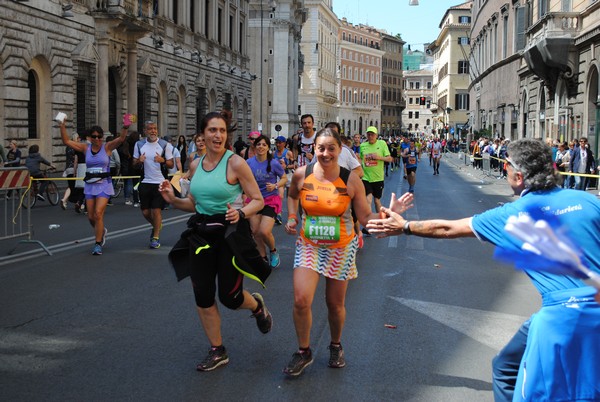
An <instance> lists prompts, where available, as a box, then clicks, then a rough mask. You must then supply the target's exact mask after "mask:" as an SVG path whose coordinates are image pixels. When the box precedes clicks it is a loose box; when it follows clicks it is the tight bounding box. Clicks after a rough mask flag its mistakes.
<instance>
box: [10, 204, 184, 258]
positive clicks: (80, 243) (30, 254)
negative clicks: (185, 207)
mask: <svg viewBox="0 0 600 402" xmlns="http://www.w3.org/2000/svg"><path fill="white" fill-rule="evenodd" d="M189 218H190V216H189V215H181V216H174V217H172V218H167V219H164V220H163V228H164V227H165V226H169V225H175V224H178V223H181V222H185V221H187V220H188V219H189ZM148 229H150V227H149V226H148V224H147V223H145V224H142V225H138V226H133V227H129V228H126V229H120V230H115V231H109V232H108V236H107V239H108V240H112V239H119V238H121V237H125V236H129V235H131V234H135V233H141V232H146V231H148ZM94 239H95V237H94V236H90V237H85V238H82V239H74V240H70V241H68V242H64V243H59V244H54V245H52V246H49V247H47V248H48V249H49V250H50V251H52V253H53V254H56V253H58V252H61V251H68V250H72V249H75V248H78V247H90V244H91V243H92V242H93V241H94ZM40 255H45V252H44V250H42V249H39V248H36V249H34V250H29V251H24V252H22V253H18V254H12V255H9V256H5V257H0V267H1V266H3V265H7V264H13V263H15V262H21V261H26V260H31V259H33V258H37V257H39V256H40Z"/></svg>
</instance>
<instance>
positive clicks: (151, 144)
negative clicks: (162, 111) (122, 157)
mask: <svg viewBox="0 0 600 402" xmlns="http://www.w3.org/2000/svg"><path fill="white" fill-rule="evenodd" d="M145 134H146V138H144V139H141V140H139V141H138V142H137V143H136V144H135V147H134V149H133V164H134V165H140V164H141V165H143V176H144V178H143V179H142V182H141V183H140V186H139V194H140V204H141V208H142V214H143V215H144V218H146V220H147V221H148V222H149V223H150V224H151V225H152V234H151V236H150V245H149V247H150V248H155V249H156V248H159V247H160V240H159V236H160V229H161V228H162V213H161V210H162V208H163V207H164V205H165V200H164V199H163V197H162V195H161V194H160V192H159V191H158V187H159V185H160V183H162V182H163V180H165V176H164V174H163V172H162V170H161V164H165V165H166V167H167V168H168V169H170V168H172V167H173V166H174V160H173V146H172V145H171V144H170V143H169V142H167V141H165V140H159V138H158V128H157V127H156V123H154V122H151V121H148V122H146V128H145Z"/></svg>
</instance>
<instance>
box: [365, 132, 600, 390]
mask: <svg viewBox="0 0 600 402" xmlns="http://www.w3.org/2000/svg"><path fill="white" fill-rule="evenodd" d="M505 156H506V161H507V165H508V167H507V174H508V176H507V181H508V183H509V184H510V186H511V188H512V189H513V191H514V193H515V195H520V198H519V199H518V200H516V201H514V202H512V203H508V204H504V205H502V206H500V207H497V208H494V209H491V210H488V211H486V212H483V213H481V214H478V215H475V216H473V217H470V218H464V219H458V220H427V221H412V222H409V221H406V220H405V219H404V218H402V216H400V215H399V214H400V213H402V212H404V211H405V210H406V209H407V208H409V207H410V206H411V203H412V200H413V198H412V195H403V196H402V197H401V198H400V199H399V200H396V199H395V197H394V198H393V200H392V201H393V202H392V204H391V205H390V207H391V209H388V208H382V211H384V212H385V213H386V215H387V216H388V218H386V219H374V220H371V221H370V222H369V224H368V225H367V228H368V229H369V231H370V232H374V233H380V234H382V235H384V236H388V235H399V234H402V233H404V234H406V235H411V234H412V235H417V236H422V237H433V238H457V237H477V238H479V239H480V240H482V241H487V242H490V243H492V244H495V245H496V246H498V247H501V248H502V249H503V250H506V251H508V252H514V253H519V252H520V250H521V246H522V242H521V241H519V240H517V239H516V238H513V237H511V236H509V235H508V234H507V232H506V231H505V229H504V227H505V225H506V222H507V220H508V218H509V217H510V216H519V215H521V214H529V215H531V216H533V217H535V219H536V220H538V219H544V220H547V221H550V222H556V224H557V227H559V228H560V230H561V231H562V232H564V233H565V235H566V236H567V237H568V238H570V239H573V240H574V242H576V244H577V246H578V247H580V249H581V256H582V257H581V258H582V262H583V263H584V264H585V265H586V266H587V267H589V268H590V269H592V270H593V271H595V272H600V248H599V247H598V244H600V202H599V201H598V200H597V199H596V197H594V196H592V195H591V194H588V193H586V192H583V191H576V190H568V189H562V188H560V187H558V185H557V184H558V180H559V179H558V176H557V174H556V171H555V170H554V167H553V165H552V163H553V160H552V151H551V149H550V147H548V146H547V145H545V144H543V143H542V142H541V141H538V140H533V139H521V140H518V141H515V142H511V143H510V144H509V145H508V149H507V153H506V155H505ZM521 265H524V264H520V265H519V267H520V268H523V269H524V271H525V273H526V274H527V275H528V276H529V278H530V279H531V280H532V282H533V284H534V286H535V287H536V288H537V290H538V291H539V293H540V295H541V296H542V308H541V309H540V310H539V311H538V312H537V313H536V314H534V315H533V316H532V317H531V318H530V319H529V320H527V321H526V322H525V323H524V324H523V325H522V326H521V328H520V329H519V331H517V333H516V334H515V335H514V337H513V339H511V341H510V342H509V343H508V344H507V345H506V346H505V347H504V348H503V349H502V350H501V351H500V353H498V355H497V356H496V357H495V358H494V361H493V363H492V369H493V391H494V399H495V400H496V401H513V400H514V401H517V400H518V401H521V400H533V401H536V400H547V401H556V400H564V401H567V400H568V401H574V400H600V387H598V384H600V369H598V368H597V367H596V366H597V364H598V361H600V306H599V305H598V302H596V301H595V300H594V296H595V295H597V292H596V289H594V288H593V287H591V286H587V285H586V284H585V283H584V282H583V281H582V280H580V279H577V278H575V277H571V276H566V275H558V274H552V273H549V272H547V271H544V268H542V266H541V265H540V262H539V259H537V260H536V259H532V260H531V261H529V262H528V263H527V266H526V267H521ZM596 297H597V298H598V296H596ZM525 380H526V381H525ZM515 390H517V391H515Z"/></svg>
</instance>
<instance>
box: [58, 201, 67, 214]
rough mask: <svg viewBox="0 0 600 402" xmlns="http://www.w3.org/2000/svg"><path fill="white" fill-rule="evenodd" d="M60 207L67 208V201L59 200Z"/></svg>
mask: <svg viewBox="0 0 600 402" xmlns="http://www.w3.org/2000/svg"><path fill="white" fill-rule="evenodd" d="M60 207H61V208H62V209H63V211H66V210H67V202H66V201H64V200H60Z"/></svg>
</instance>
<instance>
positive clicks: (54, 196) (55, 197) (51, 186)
mask: <svg viewBox="0 0 600 402" xmlns="http://www.w3.org/2000/svg"><path fill="white" fill-rule="evenodd" d="M46 197H47V198H48V202H50V204H52V205H58V201H59V200H60V193H59V192H58V187H57V186H56V183H54V182H53V181H49V182H48V187H46Z"/></svg>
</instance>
